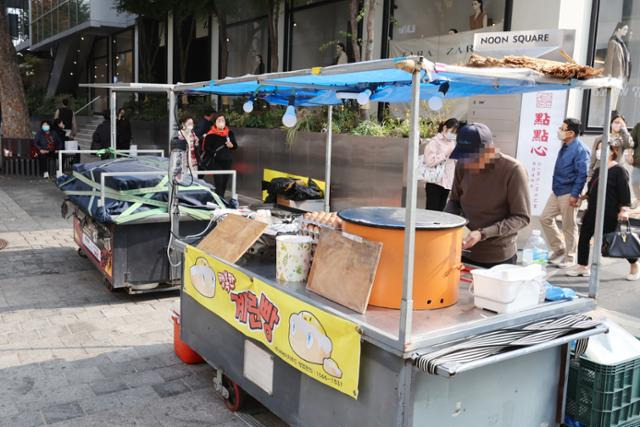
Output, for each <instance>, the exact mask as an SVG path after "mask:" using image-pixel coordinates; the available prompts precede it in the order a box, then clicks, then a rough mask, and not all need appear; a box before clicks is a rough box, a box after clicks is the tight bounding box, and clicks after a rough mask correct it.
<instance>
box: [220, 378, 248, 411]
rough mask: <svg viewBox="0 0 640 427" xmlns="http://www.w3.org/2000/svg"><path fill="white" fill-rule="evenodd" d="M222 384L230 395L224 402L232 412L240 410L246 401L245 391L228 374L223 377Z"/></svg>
mask: <svg viewBox="0 0 640 427" xmlns="http://www.w3.org/2000/svg"><path fill="white" fill-rule="evenodd" d="M222 386H223V387H224V388H226V389H227V391H228V392H229V397H228V398H227V399H225V401H224V404H225V405H227V408H228V409H229V410H230V411H231V412H236V411H238V410H240V408H241V407H242V403H243V401H244V391H243V390H242V389H241V388H240V387H238V384H236V383H234V382H233V381H231V380H230V379H229V378H227V377H226V376H223V377H222Z"/></svg>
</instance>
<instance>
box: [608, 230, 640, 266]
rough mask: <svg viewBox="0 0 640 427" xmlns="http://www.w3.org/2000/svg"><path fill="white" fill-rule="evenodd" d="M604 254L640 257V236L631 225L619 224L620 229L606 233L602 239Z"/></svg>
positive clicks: (616, 256)
mask: <svg viewBox="0 0 640 427" xmlns="http://www.w3.org/2000/svg"><path fill="white" fill-rule="evenodd" d="M602 256H605V257H609V258H640V237H638V234H637V233H635V232H634V231H632V230H631V225H630V224H629V223H628V222H627V224H626V226H623V225H622V224H618V229H617V230H616V231H614V232H612V233H606V234H605V235H604V239H603V241H602Z"/></svg>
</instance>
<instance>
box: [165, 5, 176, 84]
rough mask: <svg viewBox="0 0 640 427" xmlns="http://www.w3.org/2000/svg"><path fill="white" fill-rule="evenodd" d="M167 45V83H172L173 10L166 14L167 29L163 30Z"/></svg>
mask: <svg viewBox="0 0 640 427" xmlns="http://www.w3.org/2000/svg"><path fill="white" fill-rule="evenodd" d="M165 44H166V45H167V83H169V84H173V83H174V82H173V12H172V11H170V12H169V13H168V14H167V31H165Z"/></svg>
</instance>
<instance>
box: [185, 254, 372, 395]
mask: <svg viewBox="0 0 640 427" xmlns="http://www.w3.org/2000/svg"><path fill="white" fill-rule="evenodd" d="M184 290H185V292H186V293H187V294H189V295H190V296H191V297H193V298H194V299H195V300H196V301H197V302H198V303H199V304H201V305H202V306H204V307H205V308H207V309H208V310H209V311H211V312H213V313H215V314H216V315H218V316H220V317H221V318H222V319H224V320H225V321H226V322H227V323H229V324H230V325H231V326H233V327H234V328H236V329H237V330H238V331H240V332H242V333H243V334H244V335H246V336H247V337H250V338H253V339H255V340H257V341H260V342H261V343H263V344H264V345H265V346H266V347H267V348H269V349H270V350H271V351H272V352H273V353H275V354H276V355H277V356H278V357H280V358H281V359H282V360H284V361H285V362H287V363H288V364H290V365H291V366H293V367H294V368H296V369H298V370H299V371H301V372H302V373H304V374H306V375H308V376H310V377H312V378H314V379H316V380H318V381H320V382H321V383H324V384H326V385H328V386H330V387H333V388H335V389H336V390H339V391H341V392H342V393H345V394H348V395H349V396H351V397H353V398H354V399H357V397H358V380H359V374H360V333H359V332H358V328H357V325H356V324H355V323H353V322H349V321H347V320H344V319H341V318H339V317H337V316H334V315H332V314H329V313H327V312H326V311H323V310H320V309H318V308H316V307H314V306H312V305H310V304H307V303H304V302H303V301H300V300H299V299H297V298H294V297H292V296H290V295H289V294H287V293H285V292H282V291H281V290H279V289H277V288H275V287H273V286H271V285H269V284H267V283H265V282H263V281H261V280H259V279H257V278H253V277H250V276H248V275H246V274H244V273H242V272H241V271H239V270H237V269H235V268H233V267H232V266H230V265H228V264H226V263H224V262H221V261H218V260H217V259H215V258H212V257H210V256H208V255H206V254H205V253H204V252H202V251H201V250H199V249H196V248H194V247H192V246H188V247H187V249H186V251H185V271H184Z"/></svg>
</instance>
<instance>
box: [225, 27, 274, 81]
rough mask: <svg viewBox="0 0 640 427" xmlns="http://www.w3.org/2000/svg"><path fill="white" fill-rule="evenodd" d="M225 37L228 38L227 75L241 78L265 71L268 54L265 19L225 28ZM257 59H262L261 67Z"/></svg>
mask: <svg viewBox="0 0 640 427" xmlns="http://www.w3.org/2000/svg"><path fill="white" fill-rule="evenodd" d="M227 37H228V38H229V41H228V44H227V45H228V46H229V65H228V69H227V75H229V76H242V75H244V74H257V73H260V72H262V73H265V72H266V71H267V64H268V53H269V24H268V21H267V18H262V19H257V20H255V21H250V22H245V23H241V24H236V25H231V26H229V27H228V28H227ZM258 55H259V57H258ZM259 59H262V66H260V63H259Z"/></svg>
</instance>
